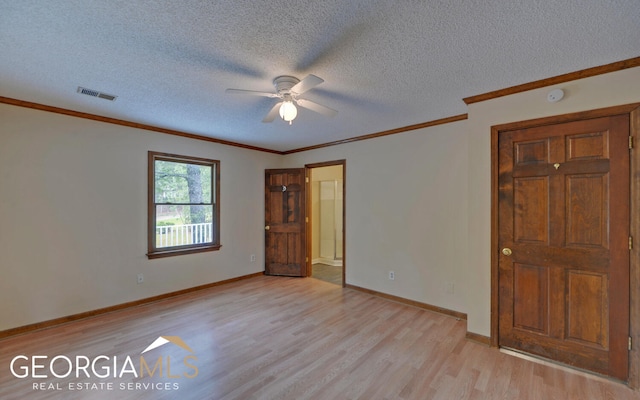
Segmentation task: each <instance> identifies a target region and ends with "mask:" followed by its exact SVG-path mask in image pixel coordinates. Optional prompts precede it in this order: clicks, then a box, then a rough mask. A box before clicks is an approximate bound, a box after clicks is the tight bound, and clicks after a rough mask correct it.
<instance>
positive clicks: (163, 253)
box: [147, 244, 222, 260]
mask: <svg viewBox="0 0 640 400" xmlns="http://www.w3.org/2000/svg"><path fill="white" fill-rule="evenodd" d="M221 247H222V246H221V245H219V244H215V245H211V246H202V247H192V248H189V249H171V250H156V251H150V252H148V253H147V258H148V259H150V260H151V259H154V258H164V257H173V256H181V255H184V254H194V253H204V252H206V251H218V250H220V248H221Z"/></svg>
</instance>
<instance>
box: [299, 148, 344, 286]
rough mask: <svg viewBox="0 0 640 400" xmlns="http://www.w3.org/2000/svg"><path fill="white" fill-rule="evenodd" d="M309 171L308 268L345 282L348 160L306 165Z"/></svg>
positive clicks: (312, 273)
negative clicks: (346, 173) (346, 177)
mask: <svg viewBox="0 0 640 400" xmlns="http://www.w3.org/2000/svg"><path fill="white" fill-rule="evenodd" d="M306 167H307V169H308V171H309V173H308V177H309V185H308V190H309V192H308V198H307V199H308V201H307V215H309V223H308V226H307V238H308V242H307V254H309V255H310V257H309V258H308V260H309V261H308V265H307V270H308V271H310V272H309V275H310V276H311V277H313V278H315V279H320V280H323V281H326V282H330V283H333V284H336V285H340V286H344V285H345V257H344V217H345V206H344V203H345V201H344V200H345V196H344V189H345V161H344V160H340V161H331V162H326V163H319V164H309V165H306Z"/></svg>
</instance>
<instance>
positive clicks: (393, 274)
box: [389, 271, 396, 281]
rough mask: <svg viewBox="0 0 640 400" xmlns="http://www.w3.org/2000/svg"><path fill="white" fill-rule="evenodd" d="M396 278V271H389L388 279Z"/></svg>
mask: <svg viewBox="0 0 640 400" xmlns="http://www.w3.org/2000/svg"><path fill="white" fill-rule="evenodd" d="M395 279H396V273H395V272H393V271H389V280H390V281H392V280H395Z"/></svg>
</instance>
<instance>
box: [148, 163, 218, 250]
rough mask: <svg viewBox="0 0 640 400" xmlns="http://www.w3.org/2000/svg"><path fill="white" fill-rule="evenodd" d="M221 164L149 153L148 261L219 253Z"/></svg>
mask: <svg viewBox="0 0 640 400" xmlns="http://www.w3.org/2000/svg"><path fill="white" fill-rule="evenodd" d="M219 199H220V161H217V160H208V159H204V158H195V157H186V156H178V155H175V154H166V153H156V152H152V151H150V152H149V233H148V236H149V251H148V253H147V257H149V258H159V257H169V256H175V255H180V254H190V253H198V252H203V251H213V250H218V249H219V248H220V202H219Z"/></svg>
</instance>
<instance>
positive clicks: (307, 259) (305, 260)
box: [304, 257, 631, 340]
mask: <svg viewBox="0 0 640 400" xmlns="http://www.w3.org/2000/svg"><path fill="white" fill-rule="evenodd" d="M304 262H309V257H305V258H304ZM629 340H631V338H629Z"/></svg>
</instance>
